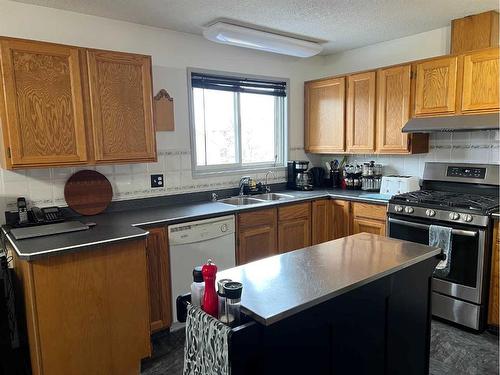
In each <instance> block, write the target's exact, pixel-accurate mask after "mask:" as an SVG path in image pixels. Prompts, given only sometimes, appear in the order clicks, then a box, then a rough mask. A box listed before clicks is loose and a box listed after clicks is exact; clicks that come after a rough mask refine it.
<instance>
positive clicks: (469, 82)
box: [462, 48, 500, 112]
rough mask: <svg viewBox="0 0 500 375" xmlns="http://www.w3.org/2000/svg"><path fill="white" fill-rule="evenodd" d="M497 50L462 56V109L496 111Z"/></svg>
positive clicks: (497, 105) (497, 101)
mask: <svg viewBox="0 0 500 375" xmlns="http://www.w3.org/2000/svg"><path fill="white" fill-rule="evenodd" d="M498 52H499V50H498V48H495V49H493V50H488V51H482V52H475V53H469V54H466V55H465V56H464V73H463V88H462V111H464V112H467V111H498V109H499V108H500V106H499V95H498V81H499V74H498V73H499V66H498V61H499V53H498Z"/></svg>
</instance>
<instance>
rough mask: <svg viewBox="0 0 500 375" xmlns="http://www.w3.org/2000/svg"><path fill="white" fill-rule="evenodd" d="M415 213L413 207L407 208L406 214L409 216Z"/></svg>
mask: <svg viewBox="0 0 500 375" xmlns="http://www.w3.org/2000/svg"><path fill="white" fill-rule="evenodd" d="M413 211H414V210H413V207H410V206H407V207H405V212H406V213H407V214H412V213H413Z"/></svg>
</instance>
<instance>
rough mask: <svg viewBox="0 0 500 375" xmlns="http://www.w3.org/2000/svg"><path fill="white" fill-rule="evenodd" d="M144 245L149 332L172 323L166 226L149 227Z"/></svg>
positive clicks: (161, 328) (165, 327)
mask: <svg viewBox="0 0 500 375" xmlns="http://www.w3.org/2000/svg"><path fill="white" fill-rule="evenodd" d="M148 231H149V237H148V240H147V245H146V255H147V260H148V279H149V306H150V312H149V313H150V318H151V332H152V333H153V332H157V331H160V330H163V329H167V328H169V327H170V326H171V325H172V302H171V301H172V298H171V296H172V291H171V280H170V257H169V249H168V240H167V238H168V236H167V233H166V228H165V227H161V228H149V229H148Z"/></svg>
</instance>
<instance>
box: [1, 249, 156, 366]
mask: <svg viewBox="0 0 500 375" xmlns="http://www.w3.org/2000/svg"><path fill="white" fill-rule="evenodd" d="M9 252H12V254H14V270H15V272H16V275H17V279H18V281H19V286H20V288H21V290H22V295H23V297H24V306H25V314H26V322H25V323H26V328H27V333H28V341H29V348H30V357H31V368H32V373H33V375H59V374H72V375H88V374H110V375H114V374H116V375H118V374H139V373H140V368H141V359H142V358H146V357H149V356H150V355H151V341H150V322H149V307H148V302H149V296H148V279H147V277H148V275H147V267H146V261H147V260H146V241H145V240H144V239H142V240H130V241H123V242H119V243H116V244H112V245H106V246H102V247H98V248H93V249H88V250H85V251H80V252H74V253H65V254H60V255H59V254H55V255H53V256H50V257H44V258H40V259H35V260H33V261H25V260H21V259H19V258H18V257H17V256H16V255H15V253H14V251H13V249H9Z"/></svg>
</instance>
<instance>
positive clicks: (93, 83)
mask: <svg viewBox="0 0 500 375" xmlns="http://www.w3.org/2000/svg"><path fill="white" fill-rule="evenodd" d="M87 61H88V69H89V80H90V102H91V107H92V127H93V132H92V133H93V138H94V151H95V160H96V162H110V161H116V162H118V161H119V162H125V161H151V160H154V159H155V158H156V144H155V133H154V126H153V115H152V113H153V111H152V84H151V58H150V57H149V56H143V55H134V54H129V53H119V52H108V51H97V50H89V51H87Z"/></svg>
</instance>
